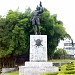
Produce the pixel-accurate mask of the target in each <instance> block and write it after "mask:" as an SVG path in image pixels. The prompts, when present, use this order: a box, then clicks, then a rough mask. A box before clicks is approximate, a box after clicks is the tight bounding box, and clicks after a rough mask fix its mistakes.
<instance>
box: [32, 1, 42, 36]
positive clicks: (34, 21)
mask: <svg viewBox="0 0 75 75" xmlns="http://www.w3.org/2000/svg"><path fill="white" fill-rule="evenodd" d="M42 13H43V7H42V3H41V1H40V4H39V6H37V7H36V10H35V11H34V12H33V14H32V17H31V21H32V25H33V29H34V33H35V35H37V34H38V35H40V34H41V32H40V28H39V25H40V20H39V15H40V14H42Z"/></svg>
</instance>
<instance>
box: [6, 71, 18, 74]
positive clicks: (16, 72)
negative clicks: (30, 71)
mask: <svg viewBox="0 0 75 75" xmlns="http://www.w3.org/2000/svg"><path fill="white" fill-rule="evenodd" d="M6 75H19V72H18V71H15V72H8V73H6Z"/></svg>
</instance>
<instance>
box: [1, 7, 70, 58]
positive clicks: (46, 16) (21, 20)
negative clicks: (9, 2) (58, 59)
mask: <svg viewBox="0 0 75 75" xmlns="http://www.w3.org/2000/svg"><path fill="white" fill-rule="evenodd" d="M31 15H32V12H31V9H30V8H28V9H26V11H25V12H24V13H21V12H19V11H12V10H9V12H8V14H7V16H6V17H5V18H2V17H0V33H1V34H0V43H1V46H0V58H2V57H5V56H19V55H25V54H26V55H28V54H29V46H30V35H32V34H34V31H33V26H32V25H31V22H30V18H31ZM39 18H40V31H41V34H42V35H47V42H48V55H52V54H53V53H54V51H55V48H56V47H57V46H58V43H59V42H60V40H63V39H64V38H65V37H68V36H69V35H68V34H67V32H66V31H65V28H64V27H63V22H62V21H59V20H57V15H56V14H54V15H51V14H50V12H49V11H48V10H47V9H44V13H43V14H41V15H40V16H39Z"/></svg>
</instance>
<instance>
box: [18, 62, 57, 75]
mask: <svg viewBox="0 0 75 75" xmlns="http://www.w3.org/2000/svg"><path fill="white" fill-rule="evenodd" d="M57 71H58V67H55V66H53V63H52V62H26V63H25V66H19V75H40V74H41V73H48V72H57Z"/></svg>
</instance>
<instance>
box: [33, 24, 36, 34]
mask: <svg viewBox="0 0 75 75" xmlns="http://www.w3.org/2000/svg"><path fill="white" fill-rule="evenodd" d="M33 30H34V33H35V35H37V29H36V25H33Z"/></svg>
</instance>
